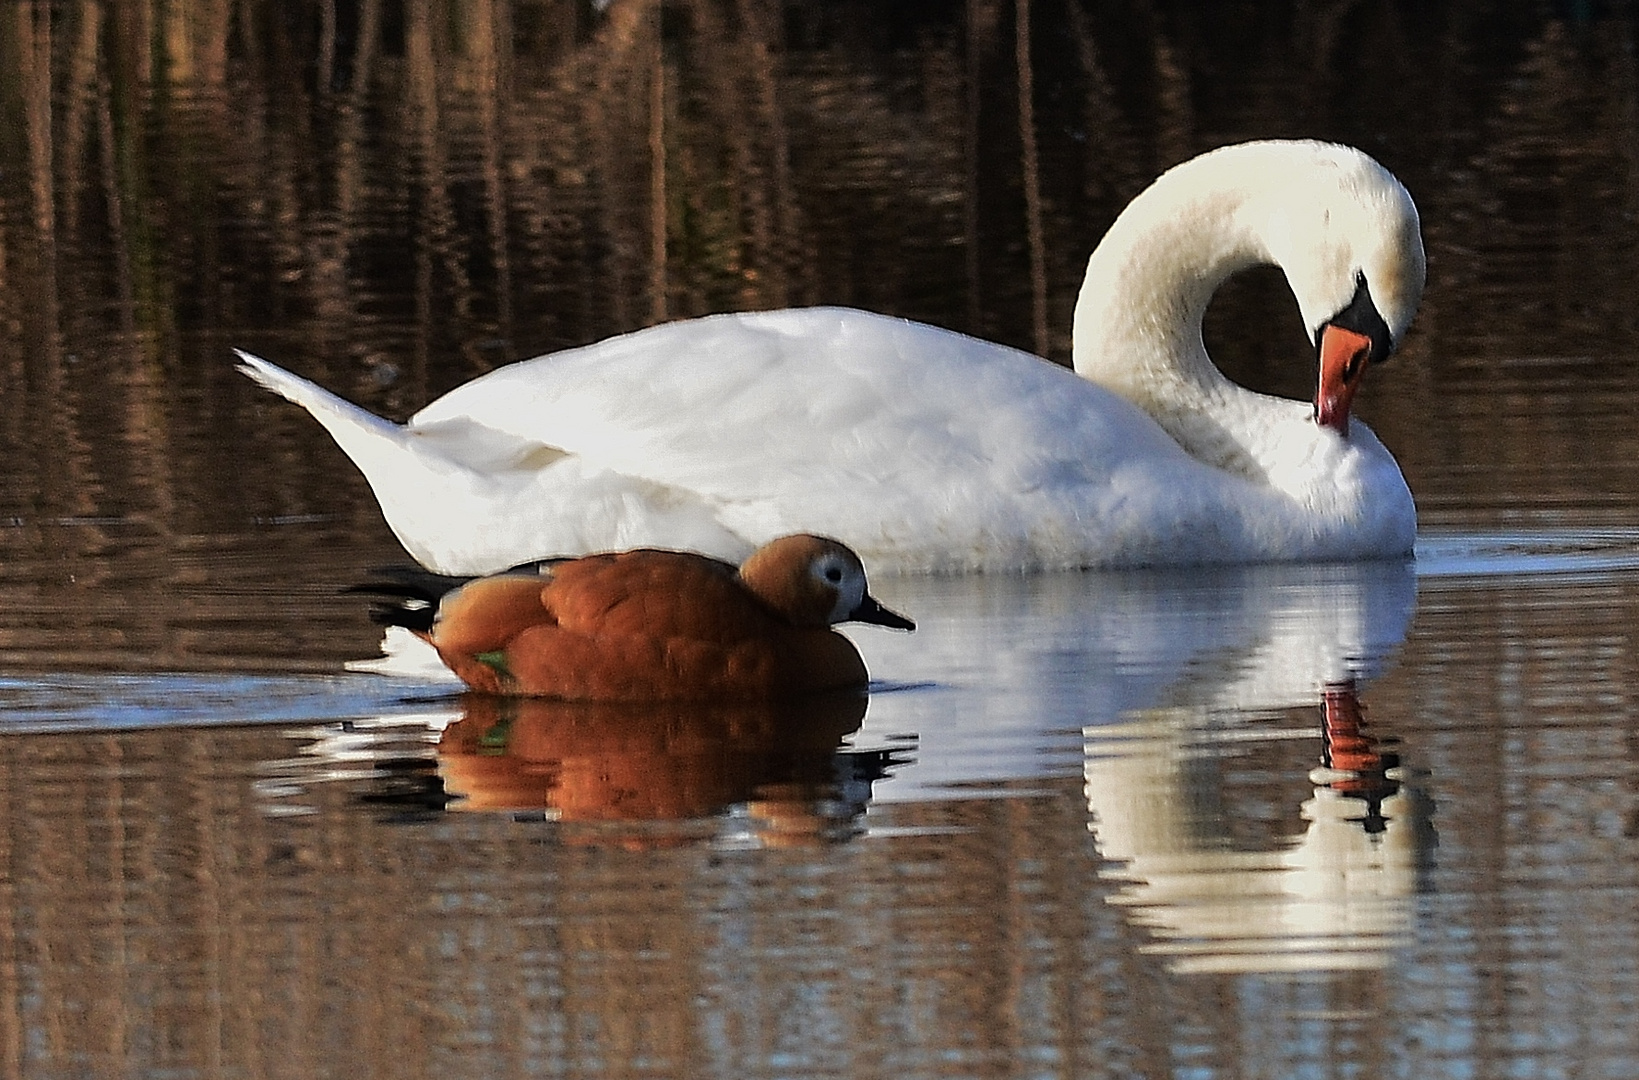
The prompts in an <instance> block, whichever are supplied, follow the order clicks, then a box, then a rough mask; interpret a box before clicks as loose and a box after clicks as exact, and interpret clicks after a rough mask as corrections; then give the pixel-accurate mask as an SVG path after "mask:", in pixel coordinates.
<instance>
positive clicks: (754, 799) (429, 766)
mask: <svg viewBox="0 0 1639 1080" xmlns="http://www.w3.org/2000/svg"><path fill="white" fill-rule="evenodd" d="M866 700H867V699H866V697H865V696H864V695H863V694H855V693H847V694H838V695H826V696H821V697H815V698H809V699H805V700H802V701H797V702H782V703H774V704H762V703H759V704H678V703H656V704H614V703H590V702H565V701H554V700H549V699H542V698H497V697H491V696H488V695H483V694H468V695H466V696H464V697H463V698H462V699H461V711H460V714H459V716H458V717H457V718H455V719H454V721H453V722H452V723H450V724H448V725H447V726H446V727H445V728H444V730H443V732H442V734H441V735H440V736H439V739H438V744H437V757H436V759H434V760H429V759H426V758H424V757H422V758H409V759H387V760H383V761H381V762H378V765H377V768H378V775H377V778H376V780H377V783H376V785H375V787H374V789H373V790H372V791H370V792H369V793H367V794H366V796H365V798H366V799H367V800H368V801H371V802H375V803H381V804H389V805H398V806H412V807H422V808H437V809H446V810H452V811H462V810H472V811H510V812H514V813H523V812H540V813H542V814H543V815H544V816H546V817H548V818H550V819H552V820H554V821H561V822H577V823H583V824H589V825H596V826H599V828H597V829H592V830H581V831H578V832H576V833H575V834H574V836H573V839H584V840H588V841H591V842H599V841H613V842H617V843H623V844H651V843H667V842H688V841H689V840H692V839H695V838H696V837H695V836H694V835H693V833H691V832H688V831H687V830H683V831H679V830H677V829H675V828H672V829H668V828H667V827H666V823H682V822H693V823H696V824H702V825H704V826H706V827H708V828H710V829H711V830H712V838H713V839H716V840H739V841H741V842H746V843H756V844H762V845H768V846H783V845H791V844H805V843H815V842H828V841H836V840H844V839H847V838H849V837H851V836H853V835H855V834H857V833H858V832H859V831H860V828H861V826H860V818H861V817H862V816H863V814H864V812H865V806H866V803H867V802H868V801H869V799H870V793H871V785H872V783H873V782H874V781H876V780H877V779H880V778H881V777H882V776H884V775H886V772H887V770H888V769H889V768H890V767H891V766H892V765H893V764H894V763H895V760H896V756H897V754H898V753H899V751H896V750H877V751H854V750H851V749H849V748H847V747H844V746H843V745H842V743H843V740H844V739H845V738H847V736H848V735H850V734H851V733H853V732H854V731H856V730H857V729H858V727H859V724H860V720H861V718H862V717H863V716H864V715H865V708H866ZM725 828H726V829H729V830H730V833H729V835H727V836H725V835H724V833H723V830H724V829H725Z"/></svg>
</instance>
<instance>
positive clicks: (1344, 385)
mask: <svg viewBox="0 0 1639 1080" xmlns="http://www.w3.org/2000/svg"><path fill="white" fill-rule="evenodd" d="M1371 350H1372V339H1371V338H1369V337H1367V336H1366V335H1365V334H1359V333H1356V332H1355V331H1353V330H1345V329H1343V328H1342V327H1341V326H1334V325H1332V324H1330V323H1328V324H1327V325H1326V326H1324V327H1322V328H1321V331H1320V382H1319V385H1317V386H1316V387H1315V422H1316V423H1317V424H1320V425H1321V426H1322V427H1329V428H1332V429H1334V430H1335V431H1336V432H1337V433H1338V434H1339V435H1343V436H1347V435H1348V434H1349V406H1350V405H1351V404H1353V402H1354V392H1355V391H1356V390H1358V389H1359V388H1360V380H1361V379H1362V378H1363V377H1364V376H1365V374H1366V360H1367V358H1368V357H1369V356H1370V355H1371Z"/></svg>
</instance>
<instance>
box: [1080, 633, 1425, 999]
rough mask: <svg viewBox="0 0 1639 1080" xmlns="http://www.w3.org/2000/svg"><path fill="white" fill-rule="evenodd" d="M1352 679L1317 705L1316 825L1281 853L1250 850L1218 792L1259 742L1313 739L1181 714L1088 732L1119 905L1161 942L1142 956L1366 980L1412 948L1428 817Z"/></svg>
mask: <svg viewBox="0 0 1639 1080" xmlns="http://www.w3.org/2000/svg"><path fill="white" fill-rule="evenodd" d="M1346 668H1347V665H1344V666H1343V667H1342V668H1339V669H1336V670H1334V671H1332V672H1330V673H1328V674H1329V675H1330V677H1333V678H1337V679H1338V681H1335V682H1331V683H1329V684H1326V685H1324V686H1321V687H1319V688H1317V689H1316V690H1314V691H1313V692H1312V693H1311V695H1310V699H1311V700H1314V699H1316V698H1318V707H1315V712H1314V713H1313V714H1311V715H1318V725H1317V727H1318V733H1319V734H1320V736H1321V743H1320V754H1319V761H1318V762H1317V763H1316V765H1315V767H1314V768H1313V769H1312V770H1311V771H1310V772H1309V776H1308V779H1309V781H1310V783H1311V784H1312V793H1311V794H1310V795H1309V797H1308V798H1305V799H1303V801H1302V803H1301V806H1299V807H1298V811H1299V815H1300V817H1301V820H1302V821H1303V822H1304V825H1303V826H1302V828H1301V829H1300V830H1298V831H1295V832H1292V833H1289V834H1287V835H1284V836H1279V837H1277V838H1275V839H1273V842H1271V841H1270V840H1267V839H1266V840H1265V841H1263V842H1262V843H1254V844H1249V843H1248V842H1247V841H1246V840H1245V839H1244V838H1243V837H1242V836H1241V835H1239V834H1240V833H1241V832H1243V831H1244V830H1238V829H1237V828H1236V825H1237V824H1238V823H1237V822H1236V821H1235V811H1234V809H1233V807H1234V805H1235V802H1234V797H1233V796H1232V795H1225V793H1224V792H1223V791H1222V790H1221V789H1222V788H1223V786H1224V785H1225V784H1226V783H1228V780H1227V778H1226V774H1228V773H1230V772H1231V769H1232V767H1233V766H1230V767H1220V766H1221V765H1222V764H1223V763H1224V761H1225V759H1228V758H1232V757H1234V756H1235V755H1236V753H1237V750H1238V749H1244V747H1245V744H1246V742H1247V741H1248V740H1254V739H1272V740H1279V739H1286V738H1290V737H1292V736H1293V735H1294V734H1298V735H1300V736H1301V735H1305V734H1313V733H1314V730H1315V729H1310V730H1309V731H1308V732H1293V731H1291V730H1281V729H1277V730H1269V729H1263V730H1257V729H1249V728H1248V727H1246V726H1244V725H1242V724H1225V723H1223V722H1221V719H1222V718H1221V717H1219V716H1215V715H1213V712H1212V710H1210V709H1200V708H1195V709H1191V708H1178V707H1173V708H1157V709H1149V710H1136V711H1134V712H1132V713H1130V714H1129V715H1128V717H1127V718H1126V719H1125V720H1124V721H1123V722H1120V723H1115V724H1108V725H1101V726H1098V727H1090V728H1088V729H1087V730H1086V732H1085V735H1086V740H1087V742H1086V751H1085V762H1084V778H1085V792H1086V796H1087V804H1088V809H1089V811H1090V814H1091V816H1090V819H1089V823H1088V827H1089V829H1091V830H1092V831H1093V833H1094V835H1095V836H1096V838H1097V841H1098V846H1099V850H1100V853H1101V854H1102V856H1103V857H1104V858H1105V859H1106V860H1108V862H1109V865H1108V867H1107V869H1106V870H1105V871H1104V872H1103V876H1104V877H1105V878H1106V879H1108V880H1112V881H1116V882H1120V883H1122V884H1121V888H1120V889H1119V890H1118V891H1117V893H1116V894H1115V895H1114V896H1113V897H1112V902H1113V903H1116V904H1120V905H1122V906H1125V907H1127V908H1128V909H1129V911H1130V915H1131V917H1132V919H1133V920H1134V921H1135V922H1136V923H1138V924H1140V925H1143V926H1145V927H1146V928H1148V929H1149V931H1150V932H1151V934H1152V935H1153V937H1154V941H1153V942H1152V943H1151V944H1150V945H1148V946H1146V947H1145V951H1147V952H1150V953H1152V954H1157V955H1161V956H1165V957H1167V960H1168V966H1169V967H1170V968H1172V969H1173V970H1175V971H1180V972H1253V971H1264V972H1278V971H1304V970H1358V969H1370V968H1377V967H1383V966H1386V965H1387V964H1389V963H1391V962H1392V960H1393V957H1394V954H1395V951H1396V950H1397V949H1398V948H1400V947H1402V946H1404V945H1407V944H1409V943H1410V941H1411V934H1412V919H1413V910H1412V900H1413V897H1414V895H1415V894H1416V892H1417V888H1418V881H1419V878H1420V876H1421V874H1422V873H1423V872H1424V871H1425V870H1426V869H1427V868H1428V859H1429V855H1430V853H1431V851H1432V847H1433V830H1432V825H1431V807H1430V805H1429V803H1428V800H1427V799H1426V797H1425V796H1424V795H1423V793H1422V792H1421V791H1420V790H1419V789H1418V788H1417V787H1416V785H1415V783H1414V776H1413V775H1412V774H1411V773H1409V772H1408V771H1407V770H1406V769H1405V768H1403V766H1402V765H1401V762H1400V756H1399V753H1398V750H1397V748H1396V747H1395V746H1394V744H1393V743H1392V742H1386V741H1385V740H1382V739H1381V738H1380V737H1379V736H1378V735H1377V734H1375V733H1374V732H1373V731H1372V730H1371V729H1369V728H1368V726H1367V723H1366V719H1365V707H1364V706H1363V704H1362V703H1361V700H1360V696H1359V694H1358V693H1357V680H1356V677H1355V675H1354V674H1353V673H1350V672H1348V671H1347V670H1346ZM1310 674H1321V673H1319V672H1311V673H1310ZM1291 705H1292V702H1291V701H1289V700H1281V698H1280V697H1279V696H1271V697H1270V698H1267V699H1265V700H1264V701H1262V702H1261V708H1264V709H1284V708H1290V707H1291ZM1236 744H1240V745H1239V747H1237V745H1236ZM1240 824H1244V823H1240Z"/></svg>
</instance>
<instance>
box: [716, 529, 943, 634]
mask: <svg viewBox="0 0 1639 1080" xmlns="http://www.w3.org/2000/svg"><path fill="white" fill-rule="evenodd" d="M740 580H741V581H743V582H745V585H746V588H748V589H749V590H750V591H751V592H752V594H753V595H755V596H756V597H757V598H758V599H759V600H761V601H762V602H763V603H764V604H766V605H767V606H768V607H770V608H772V609H773V610H774V611H776V612H778V613H779V614H780V615H781V616H783V617H784V618H786V619H788V620H789V621H790V622H791V623H792V624H793V625H795V626H802V627H813V628H821V627H826V626H832V625H834V624H836V623H841V622H865V623H874V624H875V625H877V626H888V627H892V628H894V629H897V630H914V629H916V624H915V623H914V622H912V621H911V620H910V619H907V618H905V616H903V615H900V614H898V613H897V612H894V611H890V610H888V609H887V608H885V607H883V606H882V604H881V603H879V602H878V601H877V599H876V598H875V597H873V596H872V595H871V594H870V590H869V588H868V587H867V584H866V581H865V565H864V564H863V563H862V562H861V561H860V558H859V556H858V555H856V554H855V553H854V552H853V550H852V549H851V548H849V547H848V546H847V545H845V544H843V543H841V542H840V541H837V540H832V539H830V538H829V537H824V536H814V535H811V534H808V533H799V534H797V535H794V536H784V537H781V538H780V539H778V540H774V541H771V542H770V543H767V544H764V545H763V546H762V547H760V548H758V549H757V550H756V551H755V552H753V553H752V554H751V557H750V558H748V559H747V560H746V561H745V562H744V563H743V564H742V565H741V567H740Z"/></svg>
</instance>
